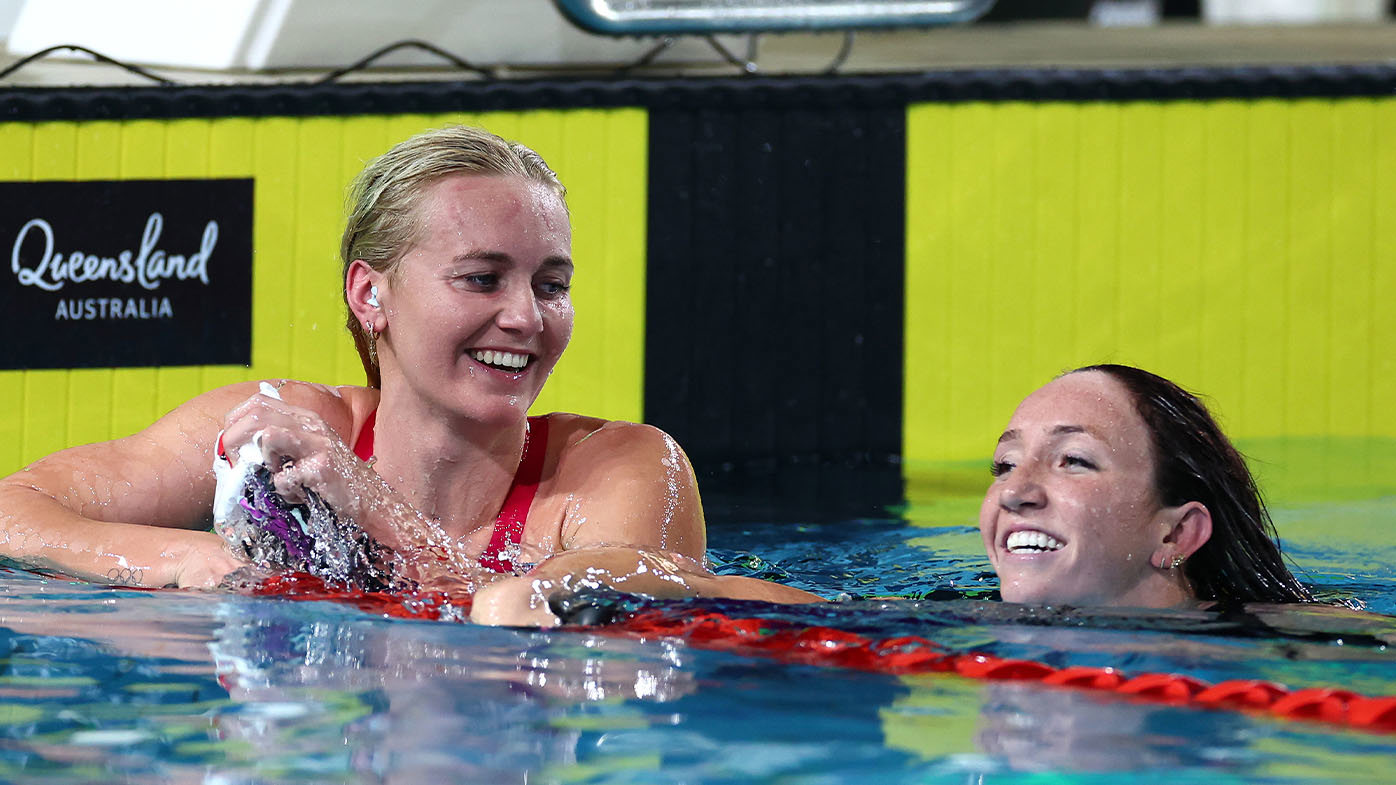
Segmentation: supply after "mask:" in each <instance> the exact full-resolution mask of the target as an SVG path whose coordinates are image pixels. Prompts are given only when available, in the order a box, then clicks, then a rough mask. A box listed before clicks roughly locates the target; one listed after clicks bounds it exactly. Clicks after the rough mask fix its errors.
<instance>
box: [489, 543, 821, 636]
mask: <svg viewBox="0 0 1396 785" xmlns="http://www.w3.org/2000/svg"><path fill="white" fill-rule="evenodd" d="M595 588H607V589H615V590H616V591H622V592H626V593H628V594H644V595H648V596H650V597H665V598H680V597H726V598H729V599H736V600H761V601H764V602H775V603H785V604H798V603H807V602H822V601H823V598H821V597H819V596H817V595H814V594H810V593H809V592H806V591H801V590H800V589H795V588H791V587H789V586H782V585H781V584H779V583H771V582H769V581H763V580H758V579H756V578H745V577H741V576H737V575H714V574H713V573H711V572H709V571H708V570H707V569H706V568H704V567H703V565H702V564H700V563H698V562H695V561H692V560H690V559H686V558H684V557H682V556H676V555H673V554H665V553H657V552H650V551H645V550H642V549H638V548H631V547H625V546H614V547H595V548H584V549H580V550H568V551H564V552H563V553H560V554H558V555H556V556H553V557H552V558H549V559H547V560H546V561H544V562H543V563H542V564H539V565H538V566H537V567H536V568H535V569H534V570H533V571H532V572H530V573H529V574H528V575H525V576H523V577H519V578H505V579H503V580H500V581H497V582H495V583H493V584H491V585H489V586H486V587H485V588H483V589H480V590H479V591H478V592H476V594H475V601H474V604H473V605H472V606H471V609H470V620H471V621H473V622H475V623H476V624H492V625H503V626H511V627H525V626H529V627H550V626H554V625H556V624H558V623H559V619H558V618H557V617H556V616H554V615H553V613H552V611H551V610H550V609H549V607H548V600H549V599H550V598H552V597H554V596H556V595H559V594H567V593H573V592H577V591H579V590H583V589H595Z"/></svg>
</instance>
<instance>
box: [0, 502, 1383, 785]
mask: <svg viewBox="0 0 1396 785" xmlns="http://www.w3.org/2000/svg"><path fill="white" fill-rule="evenodd" d="M976 506H977V501H976V500H974V499H973V498H971V497H970V496H968V495H964V496H963V497H962V498H958V499H948V500H943V503H939V504H935V505H925V504H922V505H912V507H911V508H909V509H908V510H906V511H905V512H904V513H903V514H902V515H899V516H897V517H888V518H881V519H874V518H867V519H855V520H842V521H832V522H824V523H798V522H797V523H791V522H779V523H776V522H769V523H763V522H753V521H747V522H716V523H714V524H713V526H712V528H711V532H710V544H711V546H712V558H713V561H714V563H715V565H716V566H717V567H718V569H719V570H720V571H722V572H728V573H735V574H744V575H756V576H760V577H766V578H772V579H776V580H781V581H784V582H787V583H791V584H793V585H797V586H801V587H803V588H807V589H810V590H812V591H815V592H817V593H820V594H822V595H824V596H826V597H830V598H834V597H838V598H839V601H838V602H835V603H831V604H828V605H824V606H815V607H808V608H800V609H791V610H783V611H779V612H775V613H774V614H773V615H775V616H776V617H779V618H782V619H786V620H789V621H793V622H798V623H807V624H821V625H826V626H833V627H840V628H845V629H849V630H854V631H858V632H860V633H863V634H872V635H880V636H891V635H902V634H916V635H922V636H924V637H927V638H930V639H932V640H934V641H936V642H937V643H940V644H942V645H944V646H947V647H950V648H952V649H955V650H965V651H971V650H972V651H981V652H987V653H992V654H997V655H999V656H1004V657H1022V658H1030V659H1036V660H1040V661H1043V662H1047V663H1049V664H1052V665H1054V666H1064V665H1072V664H1081V665H1114V666H1116V667H1119V668H1122V669H1125V670H1127V671H1130V672H1144V671H1164V672H1177V673H1182V674H1186V675H1191V676H1194V677H1196V678H1200V679H1205V680H1207V681H1219V680H1223V679H1229V678H1263V679H1271V680H1275V681H1279V682H1283V683H1285V684H1287V685H1289V686H1290V687H1292V688H1300V687H1309V686H1337V687H1346V688H1348V689H1353V690H1355V691H1358V692H1361V693H1364V694H1369V695H1396V650H1391V649H1390V648H1389V647H1388V646H1387V645H1386V641H1391V642H1392V643H1396V620H1390V619H1383V618H1381V617H1352V616H1344V615H1342V614H1336V615H1322V616H1314V615H1312V614H1304V613H1302V612H1291V613H1285V614H1279V615H1276V616H1273V617H1267V618H1266V619H1265V622H1266V625H1267V626H1265V627H1257V626H1256V625H1255V623H1254V620H1240V621H1238V620H1236V619H1229V618H1219V617H1213V616H1208V615H1205V614H1187V613H1183V614H1177V613H1174V614H1170V613H1160V614H1150V615H1143V614H1109V613H1090V612H1084V611H1071V610H1060V611H1053V612H1047V611H1041V610H1031V611H1025V610H1024V609H1022V608H1018V607H1016V606H1009V605H1004V604H1002V603H998V602H995V601H994V599H993V598H994V596H995V595H994V590H995V586H996V584H995V581H994V579H993V576H992V573H991V572H990V571H989V569H988V564H987V561H986V560H985V558H984V556H983V555H982V551H981V546H980V543H979V535H978V532H977V530H975V528H974V527H973V511H974V508H975V507H976ZM1276 518H1277V520H1278V521H1279V523H1280V527H1281V531H1282V533H1283V534H1284V535H1285V538H1286V547H1287V549H1288V551H1289V552H1290V553H1291V554H1292V555H1293V556H1294V559H1295V561H1296V563H1297V565H1298V566H1299V568H1300V571H1301V575H1302V576H1303V577H1304V579H1305V580H1306V581H1308V582H1310V583H1311V584H1313V585H1315V586H1317V587H1318V588H1319V590H1320V591H1321V592H1323V593H1324V594H1325V595H1326V596H1328V597H1330V598H1332V599H1342V600H1347V601H1351V602H1357V603H1361V604H1363V605H1365V607H1366V609H1367V610H1368V611H1375V612H1377V613H1381V614H1391V615H1396V566H1393V565H1396V545H1393V544H1392V542H1391V541H1390V539H1389V538H1387V537H1386V536H1385V535H1384V534H1383V532H1385V531H1389V530H1390V527H1391V526H1392V525H1393V524H1396V497H1375V498H1367V499H1364V500H1360V501H1352V502H1332V501H1329V502H1322V503H1319V502H1310V501H1303V500H1301V501H1297V502H1294V503H1292V504H1282V505H1279V506H1277V509H1276ZM887 595H898V596H902V597H910V598H912V599H903V600H896V601H886V600H879V599H873V598H877V597H883V596H887ZM702 607H705V608H707V607H717V608H719V609H723V610H727V611H728V612H731V613H734V614H740V613H752V612H757V610H760V609H753V608H752V607H750V606H749V605H746V604H736V603H729V604H722V603H714V604H707V605H703V606H702ZM762 612H764V611H762ZM1393 761H1396V735H1382V734H1374V733H1368V732H1362V731H1356V730H1351V729H1345V728H1338V727H1330V726H1324V725H1320V724H1316V723H1306V722H1297V721H1284V720H1277V719H1273V718H1268V717H1263V716H1254V715H1248V714H1243V713H1237V712H1229V711H1205V710H1199V709H1191V708H1184V707H1176V706H1167V705H1160V704H1157V703H1137V702H1131V701H1128V700H1124V699H1120V698H1115V697H1112V696H1109V695H1102V694H1095V693H1082V692H1077V691H1071V690H1063V689H1053V688H1049V687H1043V686H1040V685H1035V684H1031V683H1007V682H982V681H974V680H969V679H965V678H961V677H958V676H954V675H946V674H927V675H917V676H894V675H887V674H881V673H869V672H861V671H854V670H848V669H839V668H819V667H811V666H803V665H789V664H782V663H780V662H777V661H774V660H771V659H769V658H761V657H750V656H740V655H737V654H732V653H724V652H720V651H712V650H707V649H701V648H696V647H693V646H690V645H687V644H685V643H684V642H682V641H678V640H649V641H638V640H632V639H628V638H624V637H615V636H611V635H604V634H598V633H596V632H592V631H560V632H526V631H518V630H509V629H491V628H481V627H476V626H472V625H467V624H456V623H447V622H433V621H421V620H412V619H399V618H385V617H380V616H375V615H372V614H370V613H366V612H364V611H361V610H358V609H356V608H353V607H349V606H347V605H341V604H335V603H329V602H294V601H288V600H285V599H278V598H266V597H249V596H241V595H236V594H221V593H198V592H176V591H132V590H122V589H112V588H106V587H99V586H92V585H87V584H81V583H74V582H69V581H64V580H58V579H53V578H46V577H42V576H38V575H35V574H32V573H27V572H24V571H19V570H3V571H0V781H5V782H55V783H57V782H72V783H79V782H81V783H89V782H137V783H157V782H161V783H163V782H176V783H184V782H200V783H282V782H285V783H293V782H294V783H306V782H351V783H358V782H363V783H379V782H385V783H419V782H420V783H436V782H472V783H474V782H480V783H515V782H516V783H548V782H556V783H811V784H814V783H819V784H824V783H831V784H832V783H859V784H860V785H861V784H862V783H897V785H901V784H902V783H942V782H944V783H983V782H1029V783H1041V782H1053V783H1057V782H1092V783H1094V782H1112V783H1113V782H1120V781H1125V782H1170V783H1174V782H1208V783H1216V782H1246V783H1253V782H1264V783H1272V782H1273V783H1281V782H1324V783H1330V782H1373V781H1388V780H1390V779H1391V777H1392V776H1393V774H1396V763H1394V762H1393Z"/></svg>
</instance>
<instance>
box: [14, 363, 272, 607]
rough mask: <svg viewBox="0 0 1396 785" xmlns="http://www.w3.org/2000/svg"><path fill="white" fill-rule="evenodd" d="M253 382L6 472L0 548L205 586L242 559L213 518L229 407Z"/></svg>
mask: <svg viewBox="0 0 1396 785" xmlns="http://www.w3.org/2000/svg"><path fill="white" fill-rule="evenodd" d="M255 391H256V385H255V384H254V383H248V384H241V385H232V386H229V387H224V388H220V389H218V390H214V391H212V392H209V393H205V394H204V395H201V396H199V397H198V398H195V399H193V400H191V401H189V402H188V403H185V404H184V405H182V406H180V407H179V408H178V409H175V410H174V411H173V412H171V413H169V414H167V415H166V416H164V417H162V418H161V419H160V420H158V421H157V422H155V423H154V424H153V425H151V426H150V427H148V428H146V429H144V430H142V431H140V432H139V433H136V434H134V435H132V436H128V437H125V438H123V439H116V440H114V441H109V442H101V443H97V444H88V445H83V446H80V447H73V448H70V449H67V450H63V451H61V452H58V453H54V454H53V455H50V456H48V457H47V458H43V459H41V460H39V461H37V462H35V463H34V464H32V465H30V466H29V467H27V468H25V469H23V470H21V471H19V472H17V473H15V474H13V475H10V476H9V477H6V478H5V479H3V480H0V554H3V555H4V556H5V557H7V558H10V559H12V560H14V561H16V562H19V563H20V564H23V565H25V566H27V567H31V568H36V569H43V570H52V571H56V572H61V573H64V574H67V575H72V576H75V577H80V578H85V579H88V580H96V581H103V582H109V583H117V584H126V585H133V586H166V585H171V584H174V585H180V586H207V585H211V584H213V583H216V582H217V581H218V579H219V578H221V577H222V576H223V575H224V574H226V573H227V572H229V571H231V570H232V569H235V568H236V567H237V566H239V565H240V564H241V562H240V561H238V560H237V559H235V558H234V557H233V556H232V554H231V553H228V552H227V551H226V550H225V549H224V548H223V547H222V541H221V540H220V539H219V538H218V537H217V535H214V534H212V533H211V532H208V531H196V529H199V528H203V527H206V526H207V525H208V523H209V519H210V514H211V505H212V499H213V484H214V480H213V475H212V472H211V471H210V470H209V466H210V462H211V459H212V455H213V449H214V441H215V440H216V439H217V436H218V431H219V429H220V428H221V427H222V423H223V415H224V413H226V412H227V411H228V409H230V408H232V407H233V406H234V405H236V404H237V403H238V402H239V401H241V400H243V399H245V398H247V397H248V396H249V395H251V394H252V393H253V392H255Z"/></svg>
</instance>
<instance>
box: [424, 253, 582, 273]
mask: <svg viewBox="0 0 1396 785" xmlns="http://www.w3.org/2000/svg"><path fill="white" fill-rule="evenodd" d="M480 260H484V261H486V262H498V263H499V264H513V263H514V257H512V256H510V255H509V254H507V253H504V252H503V251H469V252H467V253H459V254H456V255H455V257H454V258H452V259H451V261H452V262H472V261H480ZM543 266H544V267H565V268H567V269H568V270H571V269H572V260H571V259H568V258H567V257H566V256H549V257H548V258H546V259H544V260H543Z"/></svg>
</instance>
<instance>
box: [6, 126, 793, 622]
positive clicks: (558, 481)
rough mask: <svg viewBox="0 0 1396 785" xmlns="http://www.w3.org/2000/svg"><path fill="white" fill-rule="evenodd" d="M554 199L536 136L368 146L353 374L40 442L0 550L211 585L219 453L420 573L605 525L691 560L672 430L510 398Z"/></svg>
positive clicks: (544, 333)
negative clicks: (247, 464) (45, 453)
mask: <svg viewBox="0 0 1396 785" xmlns="http://www.w3.org/2000/svg"><path fill="white" fill-rule="evenodd" d="M564 197H565V189H564V188H563V186H562V184H561V183H560V181H559V180H558V177H557V175H556V174H554V173H553V171H552V170H551V169H549V168H548V166H547V164H546V163H544V161H543V159H542V158H541V157H539V156H538V155H537V154H536V153H534V152H533V151H532V150H529V149H528V148H526V147H524V146H522V145H519V144H516V143H510V142H507V141H505V140H503V139H501V138H499V137H497V136H495V135H493V134H490V133H488V132H485V131H481V130H478V129H474V128H467V127H462V126H453V127H447V128H442V129H439V130H435V131H428V132H426V133H423V134H420V135H418V136H415V137H413V138H411V139H408V140H406V141H404V142H402V143H400V144H398V145H397V146H396V147H394V148H393V149H391V150H390V151H388V152H387V153H385V154H384V155H382V156H380V157H379V158H377V159H375V160H373V161H371V162H370V163H369V164H368V165H367V166H366V167H365V169H364V171H363V172H362V173H361V174H360V175H359V177H358V178H357V179H356V181H355V183H354V185H353V186H352V189H351V195H350V216H349V219H348V221H347V224H346V227H345V231H344V236H343V240H342V243H341V258H342V262H343V266H344V299H345V303H346V306H347V309H348V328H349V331H350V333H351V334H352V335H353V337H354V340H355V343H356V345H357V347H358V349H359V353H360V356H361V358H362V360H363V364H364V369H365V373H366V375H367V378H368V384H367V385H366V386H364V387H354V386H345V387H334V388H331V387H326V386H323V385H316V384H307V383H300V382H288V381H285V380H282V381H279V382H277V383H276V384H275V385H268V386H264V387H263V388H262V391H261V392H258V389H259V388H258V387H257V385H256V383H249V384H240V385H233V386H230V387H225V388H221V389H217V390H213V391H211V392H209V393H205V394H204V395H201V396H199V397H198V398H195V399H194V400H192V401H189V402H188V403H186V404H184V405H183V406H180V407H179V408H177V409H176V410H175V411H173V412H171V413H170V414H169V415H167V416H165V417H164V418H162V419H161V420H159V421H158V422H156V423H154V424H153V425H151V426H149V427H148V428H146V429H145V430H143V431H141V432H139V433H137V434H135V435H133V436H130V437H127V438H124V439H118V440H115V441H111V442H105V443H99V444H91V445H85V446H81V447H75V448H71V449H68V450H64V451H62V452H59V453H56V454H54V455H51V456H49V457H47V458H44V459H42V460H40V461H38V462H36V463H35V464H33V465H31V466H29V467H28V468H26V469H25V470H23V471H21V472H19V473H17V474H15V475H12V476H11V477H9V478H6V479H5V480H4V481H3V483H0V555H3V556H5V557H8V558H10V559H14V560H16V561H19V562H21V563H23V564H26V565H30V566H33V567H38V568H42V569H50V570H56V571H59V572H63V573H66V574H69V575H75V576H79V577H85V578H90V579H97V580H104V581H109V582H117V583H128V584H137V585H146V586H166V585H177V586H211V585H214V584H216V583H218V582H219V581H220V580H221V579H222V578H223V577H224V576H225V575H226V574H227V573H229V572H230V571H232V570H234V569H236V568H238V567H239V566H241V565H242V564H244V560H243V556H244V555H245V554H241V553H239V554H234V553H233V552H231V551H230V550H229V549H228V548H227V547H226V546H225V544H224V541H223V538H221V537H220V536H219V535H218V534H215V533H213V532H210V531H208V524H209V522H210V519H211V518H212V515H213V499H214V491H215V478H214V473H213V472H211V471H209V466H210V463H211V462H212V460H213V455H214V454H215V452H216V453H217V454H218V455H220V456H244V457H245V456H249V455H250V456H253V458H252V460H255V461H256V462H257V463H259V464H262V465H264V466H265V470H266V473H267V475H268V477H269V482H270V485H271V486H272V487H274V489H275V491H276V493H277V494H279V496H280V497H281V498H282V499H283V500H285V501H287V502H290V503H293V504H294V503H301V502H310V501H312V500H314V501H315V503H316V504H319V505H322V506H325V507H328V508H329V509H331V510H333V511H334V513H335V514H336V515H337V516H339V517H340V518H343V519H347V520H349V521H352V523H353V524H354V525H355V526H357V527H358V528H359V529H361V530H362V531H363V532H365V533H367V534H368V535H369V536H371V537H372V538H373V539H374V540H376V541H377V542H378V543H380V544H382V545H385V546H387V548H389V549H391V550H392V551H394V552H395V553H396V554H397V556H398V560H397V562H396V563H397V565H398V567H400V568H401V569H402V570H404V571H405V572H407V573H408V577H412V578H416V579H418V580H427V581H431V580H448V581H453V582H454V583H453V584H452V585H453V587H455V588H464V589H467V590H471V591H473V590H474V589H476V588H479V587H480V586H483V585H484V584H487V583H491V582H493V581H495V580H496V579H497V578H499V577H505V576H509V575H514V574H522V573H525V572H527V571H528V570H529V569H530V568H532V567H533V566H534V565H535V564H536V563H538V562H540V561H543V560H544V559H545V558H547V557H549V556H551V555H553V554H557V553H560V552H563V551H569V552H575V553H585V552H586V551H587V549H588V548H594V547H596V546H602V545H605V546H607V550H606V551H605V553H606V554H609V555H614V554H615V553H617V552H621V553H627V554H650V555H646V556H645V557H644V558H647V559H648V558H657V559H660V560H661V561H664V562H666V563H669V562H673V563H676V564H683V565H685V567H684V568H683V570H682V574H683V578H684V579H690V578H691V579H693V580H696V581H702V580H704V579H706V578H708V577H711V576H709V575H708V574H707V573H706V571H705V570H703V569H702V566H701V560H702V558H703V556H704V551H705V546H706V532H705V528H704V520H703V512H702V507H701V504H700V501H699V498H698V490H697V487H696V485H695V482H694V478H693V472H692V470H691V468H690V466H689V463H688V459H687V458H686V457H685V456H684V454H683V451H682V450H681V449H679V447H678V445H677V444H675V442H674V441H673V439H671V438H669V436H668V435H667V434H665V433H663V432H661V431H659V430H657V429H655V428H652V427H649V426H646V425H639V424H635V423H626V422H616V421H606V420H601V419H597V418H593V417H586V416H582V415H576V414H560V413H555V414H549V415H545V416H542V417H532V418H530V417H528V416H527V411H528V408H529V406H530V405H531V404H532V403H533V402H534V400H535V399H536V398H537V397H538V394H539V392H540V390H541V389H542V387H543V385H544V383H545V382H546V381H547V379H548V375H549V374H550V373H551V372H552V370H553V367H554V365H555V364H556V363H557V361H558V358H559V357H560V356H561V355H562V352H563V350H564V349H566V347H567V344H568V341H569V339H570V338H571V335H572V322H573V313H572V302H571V299H570V297H569V292H568V290H569V287H570V286H571V281H572V275H573V267H574V265H573V260H572V255H571V250H572V249H571V245H572V231H571V224H570V221H569V216H568V210H567V205H566V203H565V201H564ZM223 473H225V474H226V472H223ZM304 525H305V524H304V522H302V526H304ZM342 545H345V546H346V547H349V546H350V545H352V543H343V544H342ZM617 549H619V551H618V550H617ZM569 563H570V564H582V565H585V564H587V559H586V558H583V559H580V560H576V559H574V560H573V561H572V562H569ZM636 565H637V566H636V568H637V569H645V567H644V565H643V564H640V563H639V562H636ZM620 577H625V576H624V575H623V574H622V575H620ZM462 584H463V585H462ZM764 586H765V585H764V584H761V582H759V581H751V582H750V584H749V585H747V584H743V585H739V586H735V587H734V591H736V592H737V593H738V594H740V595H741V596H754V597H761V596H763V592H764V591H765V588H764ZM776 590H777V589H772V591H776Z"/></svg>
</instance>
